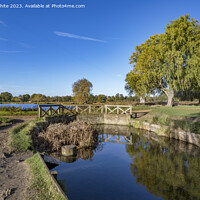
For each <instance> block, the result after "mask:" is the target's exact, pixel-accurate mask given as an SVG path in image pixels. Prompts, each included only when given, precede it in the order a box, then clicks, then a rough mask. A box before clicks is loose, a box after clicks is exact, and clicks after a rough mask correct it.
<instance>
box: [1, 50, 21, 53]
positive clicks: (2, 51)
mask: <svg viewBox="0 0 200 200" xmlns="http://www.w3.org/2000/svg"><path fill="white" fill-rule="evenodd" d="M22 52H23V51H4V50H0V53H22Z"/></svg>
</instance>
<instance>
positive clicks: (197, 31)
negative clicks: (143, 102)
mask: <svg viewBox="0 0 200 200" xmlns="http://www.w3.org/2000/svg"><path fill="white" fill-rule="evenodd" d="M130 64H132V65H133V70H131V71H130V72H129V73H128V74H127V77H126V85H127V86H126V88H128V89H129V90H133V91H136V92H137V93H138V92H139V93H144V94H145V93H152V92H153V91H155V90H162V91H163V92H164V93H165V94H166V95H167V98H168V102H167V106H172V105H173V98H174V94H175V91H179V90H181V91H184V90H188V89H194V88H197V86H198V87H199V86H200V25H199V22H198V21H197V20H194V19H193V18H190V17H189V15H185V16H181V17H180V18H179V19H176V20H174V21H171V22H170V23H169V24H168V25H167V26H166V29H165V32H164V33H162V34H160V35H157V34H155V35H154V36H151V37H150V38H149V39H148V40H147V41H145V43H144V44H141V45H140V46H137V47H136V49H135V52H133V54H132V56H131V57H130ZM137 79H139V80H140V81H137Z"/></svg>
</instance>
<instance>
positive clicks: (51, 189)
mask: <svg viewBox="0 0 200 200" xmlns="http://www.w3.org/2000/svg"><path fill="white" fill-rule="evenodd" d="M26 162H27V163H28V164H29V166H30V169H31V176H32V184H31V188H32V189H33V190H34V191H35V192H34V199H38V200H43V199H52V200H65V198H64V197H63V196H62V195H61V193H60V192H58V190H57V188H56V186H55V184H54V183H53V181H52V179H51V178H50V175H49V174H48V172H47V170H46V168H45V166H44V164H43V163H42V161H41V160H40V158H39V156H38V154H35V155H34V156H33V157H31V158H29V159H27V160H26Z"/></svg>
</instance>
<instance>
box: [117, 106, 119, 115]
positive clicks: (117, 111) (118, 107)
mask: <svg viewBox="0 0 200 200" xmlns="http://www.w3.org/2000/svg"><path fill="white" fill-rule="evenodd" d="M117 114H118V115H119V106H117Z"/></svg>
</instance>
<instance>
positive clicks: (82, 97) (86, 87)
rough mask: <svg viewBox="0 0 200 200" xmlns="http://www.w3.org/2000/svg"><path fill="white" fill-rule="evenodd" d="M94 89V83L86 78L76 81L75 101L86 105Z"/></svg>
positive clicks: (74, 86) (73, 87)
mask: <svg viewBox="0 0 200 200" xmlns="http://www.w3.org/2000/svg"><path fill="white" fill-rule="evenodd" d="M92 87H93V85H92V83H91V82H90V81H88V80H87V79H85V78H83V79H80V80H78V81H76V82H75V83H74V84H73V86H72V90H73V94H74V99H75V101H77V102H82V103H86V102H87V101H88V98H89V95H90V92H91V90H92Z"/></svg>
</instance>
